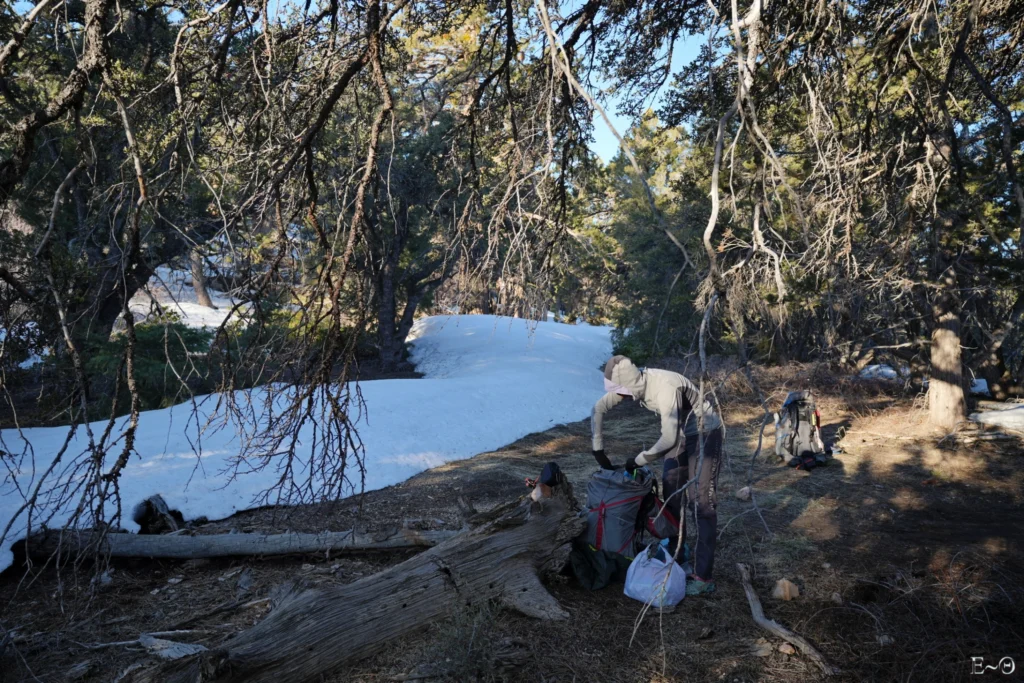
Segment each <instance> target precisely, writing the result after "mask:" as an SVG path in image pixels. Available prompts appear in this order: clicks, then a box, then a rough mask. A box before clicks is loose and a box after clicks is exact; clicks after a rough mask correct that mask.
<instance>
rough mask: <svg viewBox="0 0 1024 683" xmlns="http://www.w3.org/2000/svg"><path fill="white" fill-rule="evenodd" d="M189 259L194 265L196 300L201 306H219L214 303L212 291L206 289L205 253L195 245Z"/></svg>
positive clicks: (193, 286)
mask: <svg viewBox="0 0 1024 683" xmlns="http://www.w3.org/2000/svg"><path fill="white" fill-rule="evenodd" d="M189 261H190V263H191V265H192V289H194V290H195V291H196V301H198V302H199V305H200V306H206V307H207V308H217V307H216V306H214V305H213V300H212V299H211V298H210V293H209V292H208V291H207V290H206V273H205V272H204V270H203V254H202V252H200V251H199V248H198V247H193V248H192V250H191V251H190V252H189Z"/></svg>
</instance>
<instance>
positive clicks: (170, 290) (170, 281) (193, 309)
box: [129, 266, 248, 330]
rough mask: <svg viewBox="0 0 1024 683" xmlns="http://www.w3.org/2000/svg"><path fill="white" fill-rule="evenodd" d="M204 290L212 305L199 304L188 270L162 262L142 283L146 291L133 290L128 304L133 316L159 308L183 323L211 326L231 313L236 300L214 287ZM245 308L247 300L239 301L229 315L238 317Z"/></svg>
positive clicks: (153, 313) (151, 313)
mask: <svg viewBox="0 0 1024 683" xmlns="http://www.w3.org/2000/svg"><path fill="white" fill-rule="evenodd" d="M147 292H148V293H147ZM207 292H208V293H209V295H210V301H212V302H213V305H214V306H216V308H208V307H206V306H202V305H200V304H199V298H198V297H197V296H196V291H195V289H193V287H192V275H191V273H188V272H186V271H183V270H174V269H172V268H167V267H165V266H162V267H160V268H157V269H156V272H155V273H154V274H153V277H151V278H150V279H149V282H148V283H146V291H140V292H137V293H136V294H135V296H133V297H132V299H131V301H130V302H129V306H130V308H131V311H132V313H134V314H135V316H136V319H142V320H144V319H146V318H148V317H150V316H157V315H158V312H159V310H160V309H161V308H162V309H163V310H164V311H167V312H170V313H174V314H176V315H177V316H178V317H179V318H180V319H181V323H182V324H183V325H185V326H186V327H192V328H196V329H202V328H205V329H210V330H215V329H217V328H218V327H220V326H221V324H223V322H224V321H225V320H226V319H227V318H228V316H229V315H231V311H232V309H233V308H234V307H235V305H236V304H237V303H238V301H237V300H236V299H234V298H233V297H231V296H230V295H228V294H225V293H224V292H218V291H217V290H215V289H209V288H207ZM246 311H248V304H242V305H241V306H239V308H238V310H236V311H235V313H234V315H233V316H232V319H233V320H240V319H241V318H242V317H243V316H244V314H245V313H246Z"/></svg>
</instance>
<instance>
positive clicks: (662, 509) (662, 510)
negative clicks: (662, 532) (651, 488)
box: [655, 500, 679, 529]
mask: <svg viewBox="0 0 1024 683" xmlns="http://www.w3.org/2000/svg"><path fill="white" fill-rule="evenodd" d="M655 505H657V506H658V512H659V513H660V514H661V515H662V516H663V517H664V518H665V519H667V520H668V523H669V524H671V525H672V526H674V527H675V528H677V529H678V528H679V520H678V519H676V516H675V515H673V514H672V511H671V510H669V509H668V508H667V507H665V504H664V503H662V502H661V501H660V500H657V501H655Z"/></svg>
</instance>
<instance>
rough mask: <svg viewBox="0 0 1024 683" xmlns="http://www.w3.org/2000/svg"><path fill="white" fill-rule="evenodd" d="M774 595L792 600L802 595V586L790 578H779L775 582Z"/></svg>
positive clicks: (774, 596) (781, 598) (779, 598)
mask: <svg viewBox="0 0 1024 683" xmlns="http://www.w3.org/2000/svg"><path fill="white" fill-rule="evenodd" d="M772 597H773V598H776V599H778V600H792V599H794V598H799V597H800V588H798V587H797V585H796V584H795V583H793V582H792V581H790V580H789V579H779V580H778V581H776V582H775V588H774V589H773V590H772Z"/></svg>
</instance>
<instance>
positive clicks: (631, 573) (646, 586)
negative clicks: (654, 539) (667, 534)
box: [625, 543, 686, 607]
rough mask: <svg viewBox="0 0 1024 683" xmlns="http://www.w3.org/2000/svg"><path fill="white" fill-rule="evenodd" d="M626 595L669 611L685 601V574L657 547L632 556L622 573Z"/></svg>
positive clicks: (650, 547) (654, 546)
mask: <svg viewBox="0 0 1024 683" xmlns="http://www.w3.org/2000/svg"><path fill="white" fill-rule="evenodd" d="M625 592H626V595H627V596H628V597H631V598H633V599H634V600H639V601H640V602H642V603H645V604H650V605H652V606H653V607H672V606H674V605H678V604H679V603H680V602H682V601H683V598H684V597H686V570H684V569H683V568H682V567H680V566H679V564H678V563H677V562H676V561H675V560H673V559H672V557H671V556H670V555H669V554H668V553H667V552H665V549H664V548H663V547H661V546H660V545H658V544H657V543H652V544H651V545H650V546H648V548H647V550H645V551H644V552H642V553H640V554H639V555H637V556H636V559H634V560H633V562H632V564H630V565H629V570H628V571H627V572H626V589H625Z"/></svg>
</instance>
